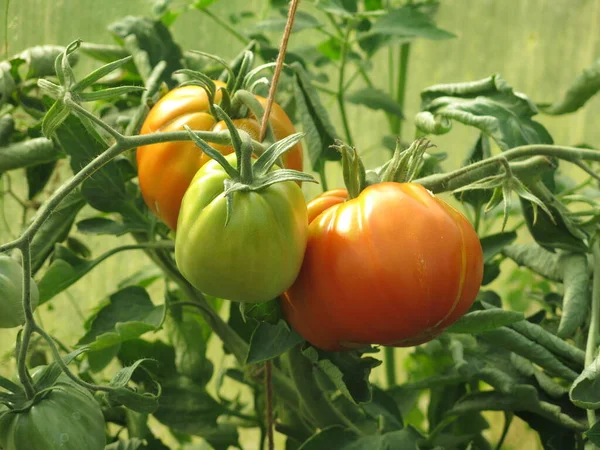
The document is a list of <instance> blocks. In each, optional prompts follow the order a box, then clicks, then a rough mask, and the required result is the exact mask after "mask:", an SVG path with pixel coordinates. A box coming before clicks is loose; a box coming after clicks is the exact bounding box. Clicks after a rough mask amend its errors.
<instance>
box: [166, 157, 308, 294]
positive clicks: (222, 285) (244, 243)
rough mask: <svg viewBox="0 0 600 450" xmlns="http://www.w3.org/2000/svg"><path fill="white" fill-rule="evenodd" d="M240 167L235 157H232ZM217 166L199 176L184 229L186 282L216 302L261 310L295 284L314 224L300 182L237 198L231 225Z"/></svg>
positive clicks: (181, 222)
mask: <svg viewBox="0 0 600 450" xmlns="http://www.w3.org/2000/svg"><path fill="white" fill-rule="evenodd" d="M226 159H227V160H228V161H229V163H230V164H231V165H232V166H234V167H236V166H237V163H236V156H235V154H231V155H228V156H226ZM227 179H230V177H229V175H228V174H227V173H226V172H225V170H224V169H223V168H222V167H221V166H220V165H219V164H218V163H217V162H216V161H214V160H211V161H209V162H208V163H206V164H205V165H204V166H203V167H202V168H201V169H200V170H199V171H198V172H197V174H196V176H195V177H194V179H193V180H192V183H191V184H190V187H189V188H188V190H187V191H186V193H185V195H184V197H183V200H182V203H181V210H180V213H179V219H178V222H177V235H176V237H175V258H176V261H177V266H178V267H179V270H180V271H181V273H182V274H183V275H184V276H185V278H187V280H188V281H189V282H190V283H191V284H192V285H194V286H195V287H196V288H197V289H199V290H200V291H202V292H204V293H206V294H209V295H212V296H214V297H219V298H225V299H228V300H234V301H239V302H248V303H259V302H266V301H269V300H272V299H274V298H276V297H277V296H278V295H280V294H282V293H283V292H285V290H286V289H287V288H289V287H290V286H291V284H292V283H293V282H294V280H295V279H296V277H297V275H298V272H299V271H300V267H301V265H302V260H303V257H304V251H305V249H306V242H307V237H308V218H307V212H306V202H305V200H304V196H303V194H302V190H301V189H300V187H299V186H298V185H297V184H296V183H295V182H293V181H285V182H280V183H275V184H272V185H270V186H268V187H266V188H263V189H261V190H259V191H236V192H234V193H233V198H232V209H231V212H230V217H229V222H228V223H227V225H226V218H227V198H226V196H225V194H224V190H225V188H224V182H225V180H227Z"/></svg>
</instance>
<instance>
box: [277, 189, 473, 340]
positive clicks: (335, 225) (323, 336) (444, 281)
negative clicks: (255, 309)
mask: <svg viewBox="0 0 600 450" xmlns="http://www.w3.org/2000/svg"><path fill="white" fill-rule="evenodd" d="M308 211H309V221H310V225H309V237H308V246H307V249H306V253H305V256H304V262H303V265H302V269H301V271H300V274H299V276H298V278H297V279H296V281H295V282H294V284H293V285H292V287H291V288H290V289H289V290H288V291H287V292H286V293H285V294H284V295H283V296H282V308H283V312H284V315H285V317H286V319H287V320H288V322H289V323H290V324H291V325H292V326H293V327H294V328H295V329H296V331H297V332H298V333H299V334H300V335H301V336H302V337H304V338H305V339H306V340H307V341H308V342H310V343H311V344H313V345H314V346H316V347H319V348H321V349H323V350H329V351H339V350H345V349H349V348H354V347H362V346H365V345H368V344H382V345H387V346H397V347H405V346H412V345H417V344H420V343H423V342H426V341H428V340H431V339H433V338H434V337H436V336H438V335H439V334H441V333H442V331H443V330H444V329H445V328H446V327H448V326H449V325H451V324H452V323H453V322H455V321H456V320H457V319H458V318H460V317H461V316H462V315H463V314H465V313H466V312H467V310H468V309H469V308H470V306H471V305H472V303H473V301H474V300H475V297H476V296H477V293H478V291H479V286H480V284H481V280H482V277H483V253H482V249H481V244H480V242H479V239H478V237H477V234H476V232H475V230H474V229H473V227H472V226H471V224H470V223H469V221H468V220H467V219H466V218H465V217H464V216H463V215H462V214H460V213H459V212H458V211H456V210H455V209H454V208H452V207H451V206H450V205H448V204H447V203H446V202H444V201H443V200H440V199H439V198H437V197H435V196H434V195H433V194H431V193H430V192H429V191H428V190H427V189H425V188H424V187H423V186H421V185H419V184H414V183H391V182H385V183H379V184H375V185H372V186H369V187H367V188H366V189H365V190H363V191H362V192H361V193H360V195H359V196H358V197H357V198H355V199H351V200H347V192H346V191H345V190H343V189H338V190H335V191H328V192H326V193H324V194H322V195H321V196H319V197H317V198H316V199H314V200H313V201H311V202H310V203H309V205H308Z"/></svg>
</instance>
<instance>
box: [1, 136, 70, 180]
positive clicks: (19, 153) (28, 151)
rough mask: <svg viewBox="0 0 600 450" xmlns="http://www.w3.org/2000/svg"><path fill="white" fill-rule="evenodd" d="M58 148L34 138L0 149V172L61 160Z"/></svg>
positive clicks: (47, 140) (41, 139) (45, 140)
mask: <svg viewBox="0 0 600 450" xmlns="http://www.w3.org/2000/svg"><path fill="white" fill-rule="evenodd" d="M63 157H64V153H62V152H61V150H60V148H59V147H58V146H56V145H54V143H53V142H52V141H51V140H49V139H46V138H43V137H42V138H34V139H28V140H25V141H21V142H17V143H14V144H10V145H7V146H5V147H0V172H7V171H9V170H14V169H20V168H23V167H31V166H36V165H39V164H44V163H49V162H53V161H56V160H57V159H60V158H63Z"/></svg>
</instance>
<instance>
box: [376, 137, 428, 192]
mask: <svg viewBox="0 0 600 450" xmlns="http://www.w3.org/2000/svg"><path fill="white" fill-rule="evenodd" d="M431 147H434V145H433V144H431V142H429V140H427V139H425V138H420V139H417V140H416V141H414V142H413V143H412V144H411V145H410V147H408V148H407V149H406V150H403V149H402V143H401V142H400V140H397V141H396V149H395V150H394V156H393V157H392V160H391V162H390V164H389V165H388V166H387V168H386V169H385V170H384V171H383V173H382V175H381V181H384V182H385V181H395V182H397V183H409V182H410V181H412V180H413V179H414V177H415V176H416V175H417V174H418V173H419V171H420V170H421V167H423V157H424V155H425V151H426V150H427V149H428V148H431Z"/></svg>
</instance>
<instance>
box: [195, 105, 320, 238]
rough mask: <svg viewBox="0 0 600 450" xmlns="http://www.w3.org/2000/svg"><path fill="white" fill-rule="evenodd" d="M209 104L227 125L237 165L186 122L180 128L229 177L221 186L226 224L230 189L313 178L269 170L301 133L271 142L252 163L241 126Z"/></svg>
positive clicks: (253, 188) (246, 189)
mask: <svg viewBox="0 0 600 450" xmlns="http://www.w3.org/2000/svg"><path fill="white" fill-rule="evenodd" d="M212 107H213V108H214V110H215V113H216V114H217V117H218V118H219V119H221V120H223V121H224V122H225V124H226V125H227V128H228V129H229V133H230V136H231V144H232V146H233V149H234V151H235V155H236V160H237V167H234V166H233V165H232V164H230V163H229V161H228V160H227V158H226V157H225V156H223V155H222V154H221V153H220V152H219V151H218V150H216V149H214V148H213V147H211V146H210V145H209V144H208V143H207V142H206V141H204V140H202V139H201V138H200V137H198V136H197V135H196V134H194V133H193V131H192V130H191V129H190V128H189V127H188V126H187V125H185V126H184V128H185V129H186V130H187V132H188V133H189V134H190V137H191V139H192V141H193V142H194V143H195V144H196V145H197V146H198V147H200V149H201V150H202V151H203V152H205V153H206V154H207V155H208V156H209V157H211V158H212V159H214V160H215V161H216V162H217V163H218V164H219V165H220V166H221V167H222V168H223V170H225V172H226V173H227V175H228V176H229V179H226V180H225V181H224V187H225V190H224V192H223V195H225V196H226V199H227V218H226V220H225V225H226V226H227V223H228V222H229V218H230V217H231V211H232V208H233V193H234V192H239V191H242V192H250V191H254V192H257V191H260V190H262V189H265V188H267V187H269V186H271V185H273V184H275V183H283V182H285V181H301V182H311V183H316V182H317V181H316V180H315V179H314V178H313V177H312V176H311V175H309V174H307V173H304V172H300V171H297V170H292V169H277V170H273V168H274V167H275V165H276V163H277V162H278V161H279V160H280V157H281V155H283V154H284V153H285V152H287V151H288V150H291V149H292V148H293V147H294V146H295V145H296V144H297V143H298V142H299V141H300V139H302V137H303V136H304V133H294V134H292V135H290V136H288V137H286V138H284V139H282V140H280V141H277V142H275V143H274V144H272V145H270V146H269V147H268V148H267V149H266V150H265V151H264V152H263V153H262V154H261V155H259V156H258V158H257V159H256V161H255V162H254V163H253V157H252V154H253V146H252V139H251V137H250V135H249V134H248V133H246V132H245V131H243V130H238V129H237V128H236V126H235V124H234V123H233V121H232V119H231V118H230V117H229V116H228V115H227V113H226V112H225V111H224V110H223V109H222V108H221V107H220V106H219V105H216V104H213V105H212Z"/></svg>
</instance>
